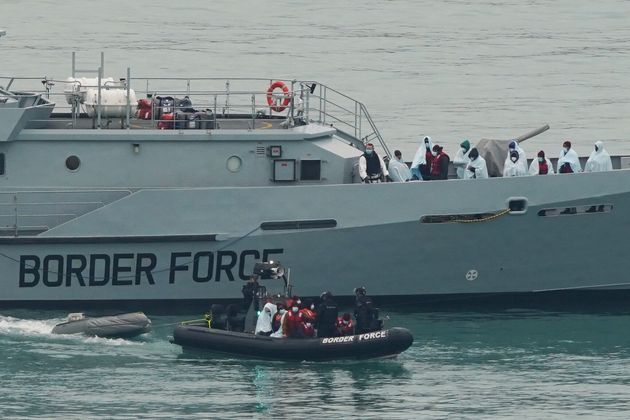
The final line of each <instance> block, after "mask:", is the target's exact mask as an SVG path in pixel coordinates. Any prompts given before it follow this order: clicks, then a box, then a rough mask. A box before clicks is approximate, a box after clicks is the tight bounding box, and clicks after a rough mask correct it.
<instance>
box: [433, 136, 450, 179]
mask: <svg viewBox="0 0 630 420" xmlns="http://www.w3.org/2000/svg"><path fill="white" fill-rule="evenodd" d="M431 155H432V156H433V160H432V161H431V178H430V179H431V180H440V179H448V164H449V163H450V162H451V158H450V157H449V156H448V155H447V154H446V153H444V149H443V148H442V147H441V146H439V145H437V144H436V145H435V146H433V151H432V152H431Z"/></svg>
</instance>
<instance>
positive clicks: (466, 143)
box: [460, 140, 470, 151]
mask: <svg viewBox="0 0 630 420" xmlns="http://www.w3.org/2000/svg"><path fill="white" fill-rule="evenodd" d="M460 146H461V147H463V148H464V149H466V151H468V150H469V149H470V142H469V141H468V140H464V141H463V142H461V143H460Z"/></svg>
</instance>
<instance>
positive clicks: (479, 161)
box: [464, 147, 488, 179]
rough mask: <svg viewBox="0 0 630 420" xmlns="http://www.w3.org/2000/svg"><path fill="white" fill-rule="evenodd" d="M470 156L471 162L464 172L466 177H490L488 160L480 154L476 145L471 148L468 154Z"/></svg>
mask: <svg viewBox="0 0 630 420" xmlns="http://www.w3.org/2000/svg"><path fill="white" fill-rule="evenodd" d="M468 157H470V163H469V164H468V166H467V167H466V171H465V172H464V179H482V178H488V167H487V166H486V160H485V159H484V158H482V157H481V156H479V151H477V148H476V147H473V148H472V149H470V153H469V154H468Z"/></svg>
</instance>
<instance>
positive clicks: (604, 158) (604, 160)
mask: <svg viewBox="0 0 630 420" xmlns="http://www.w3.org/2000/svg"><path fill="white" fill-rule="evenodd" d="M612 170H613V167H612V160H610V155H609V154H608V152H607V151H606V149H604V142H602V141H596V142H595V150H593V151H592V152H591V156H589V158H588V160H587V161H586V165H584V172H604V171H612Z"/></svg>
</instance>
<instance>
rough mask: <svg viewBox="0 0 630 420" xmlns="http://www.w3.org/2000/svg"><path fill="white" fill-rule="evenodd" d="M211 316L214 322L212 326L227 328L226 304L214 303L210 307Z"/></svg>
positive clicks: (218, 328) (221, 328) (220, 328)
mask: <svg viewBox="0 0 630 420" xmlns="http://www.w3.org/2000/svg"><path fill="white" fill-rule="evenodd" d="M210 316H211V319H212V322H211V324H210V328H214V329H217V330H225V329H226V328H227V315H226V313H225V306H223V305H219V304H214V305H212V306H211V307H210Z"/></svg>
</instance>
